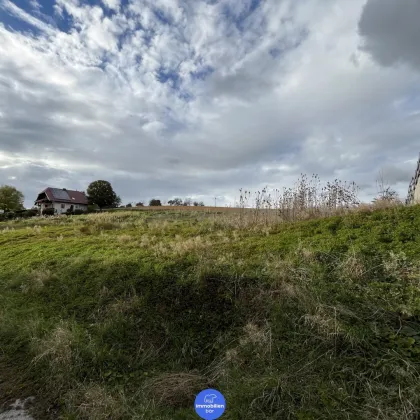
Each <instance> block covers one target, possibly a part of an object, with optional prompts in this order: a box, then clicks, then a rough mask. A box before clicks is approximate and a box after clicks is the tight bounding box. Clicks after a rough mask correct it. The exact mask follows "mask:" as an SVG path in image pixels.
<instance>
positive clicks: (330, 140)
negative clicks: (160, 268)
mask: <svg viewBox="0 0 420 420" xmlns="http://www.w3.org/2000/svg"><path fill="white" fill-rule="evenodd" d="M19 4H20V3H19ZM34 4H35V3H34ZM387 4H388V3H387ZM389 4H391V3H390V2H389ZM372 5H373V6H372ZM0 7H2V8H3V10H4V11H5V12H6V13H4V14H3V15H4V16H6V17H7V19H6V18H3V17H2V18H0V169H1V170H2V171H4V172H3V175H4V178H3V179H9V180H10V177H15V179H14V180H13V183H15V184H16V185H17V186H19V187H20V188H22V189H23V190H24V192H25V195H26V197H27V204H31V202H32V199H33V197H34V196H36V193H37V192H38V189H40V188H44V187H45V186H47V185H51V186H57V187H60V186H64V187H67V188H78V189H86V187H87V184H88V183H89V182H91V181H93V180H95V179H99V178H100V179H103V178H105V179H109V180H110V181H111V182H112V183H113V184H115V188H116V189H117V192H118V193H119V195H121V196H122V198H123V200H124V201H136V200H137V201H138V200H140V199H142V200H147V199H149V198H151V197H152V196H158V197H159V198H161V199H164V200H165V199H166V198H170V197H173V196H178V195H181V196H193V197H194V196H196V197H200V200H204V201H206V202H208V203H211V202H213V200H214V197H215V196H218V197H224V198H220V199H219V200H220V201H218V202H220V203H227V202H232V201H233V200H234V198H235V195H237V191H238V189H239V188H241V187H243V188H247V189H257V188H261V187H262V186H264V185H269V186H273V187H279V188H281V187H282V186H287V185H290V184H292V183H293V182H294V180H295V179H296V177H297V176H299V174H300V173H301V172H306V173H309V174H310V173H312V172H317V173H319V174H320V175H321V176H322V178H323V179H333V178H336V177H340V178H341V179H343V180H349V181H350V180H354V181H356V182H359V183H360V184H366V188H364V192H363V194H365V198H366V199H370V198H371V195H372V194H374V189H375V179H376V176H377V173H378V172H379V170H380V169H381V168H383V167H386V168H394V169H393V170H391V169H390V170H389V171H388V172H389V174H390V178H392V182H395V183H396V185H397V187H398V188H399V189H400V193H401V194H402V195H403V194H405V191H404V189H405V188H406V186H404V179H406V177H408V178H407V184H408V181H409V178H411V177H410V176H409V172H410V170H411V169H408V170H407V171H406V170H404V171H400V172H398V170H397V169H396V168H400V167H404V166H405V167H407V162H408V161H410V163H409V165H410V168H411V167H412V171H414V167H415V161H413V162H411V160H412V158H413V156H414V157H416V156H417V153H418V150H417V148H418V137H419V132H420V118H419V115H420V112H419V111H420V95H419V93H420V92H419V79H418V73H417V72H416V71H415V70H414V67H415V65H414V63H415V60H416V59H415V58H414V56H415V54H416V52H414V51H413V52H412V54H411V53H409V51H406V52H405V53H404V54H405V55H404V57H406V59H405V61H406V62H407V63H410V64H411V67H409V66H405V67H397V66H386V67H383V66H378V65H377V64H376V62H375V61H377V62H380V61H379V60H378V59H377V58H376V56H375V54H377V53H374V50H375V51H376V48H379V47H373V46H374V45H376V44H378V45H382V44H381V42H383V41H382V40H383V39H385V41H384V42H385V43H386V42H387V41H386V39H387V36H388V35H387V34H383V35H381V34H380V33H379V32H378V34H377V31H376V32H375V31H371V32H369V30H367V29H366V28H371V27H372V25H373V24H372V22H375V19H373V18H369V16H370V15H372V13H373V12H370V11H369V10H370V9H371V8H372V7H373V8H374V9H375V8H376V9H377V6H376V5H375V2H374V1H369V2H368V3H367V5H366V7H365V0H354V1H352V2H342V1H339V0H326V1H325V2H318V1H315V0H308V1H306V2H296V1H292V0H282V1H274V0H265V1H255V0H254V1H251V0H244V1H242V2H237V1H234V0H221V1H219V2H210V1H204V0H197V1H196V0H194V1H193V0H155V1H151V0H142V1H132V0H125V1H123V2H120V1H112V0H107V1H103V2H102V3H99V2H95V4H90V3H87V2H83V3H82V2H79V1H77V0H56V1H55V2H54V4H53V5H51V7H50V8H47V7H46V6H44V7H43V8H42V9H41V10H42V13H40V12H39V10H40V9H39V8H36V7H35V9H36V10H35V11H34V8H33V7H32V8H28V9H23V8H22V7H18V6H17V2H16V3H14V2H12V1H11V0H0ZM385 9H386V7H385ZM378 13H379V12H378ZM366 16H368V18H366ZM374 16H376V15H374ZM2 21H3V23H2ZM366 22H367V23H366ZM407 26H408V25H407ZM372 34H373V35H372ZM375 34H376V35H375ZM361 36H363V38H361ZM372 40H375V42H373V41H372ZM361 44H364V45H365V48H364V49H363V50H360V48H359V47H360V45H361ZM372 58H373V59H372ZM409 58H410V60H411V61H409ZM400 61H401V60H400ZM34 174H35V175H34ZM34 179H35V180H36V181H34ZM10 182H12V181H10ZM369 185H370V186H371V187H369Z"/></svg>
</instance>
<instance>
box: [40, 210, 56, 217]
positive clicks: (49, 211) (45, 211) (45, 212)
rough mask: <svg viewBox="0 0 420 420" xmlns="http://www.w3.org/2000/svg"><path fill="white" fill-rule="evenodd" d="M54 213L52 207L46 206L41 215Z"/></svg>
mask: <svg viewBox="0 0 420 420" xmlns="http://www.w3.org/2000/svg"><path fill="white" fill-rule="evenodd" d="M54 214H55V210H54V209H53V208H48V209H44V210H42V215H43V216H54Z"/></svg>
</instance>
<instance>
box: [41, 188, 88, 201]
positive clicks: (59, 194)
mask: <svg viewBox="0 0 420 420" xmlns="http://www.w3.org/2000/svg"><path fill="white" fill-rule="evenodd" d="M42 193H45V194H46V196H47V198H48V200H49V201H55V202H59V203H74V204H88V199H87V197H86V195H85V194H84V193H82V192H81V191H73V190H66V189H62V188H51V187H48V188H45V190H44V191H42V192H41V193H40V194H39V195H41V194H42ZM39 195H38V197H39ZM37 201H38V200H37Z"/></svg>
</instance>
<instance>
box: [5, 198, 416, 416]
mask: <svg viewBox="0 0 420 420" xmlns="http://www.w3.org/2000/svg"><path fill="white" fill-rule="evenodd" d="M229 217H235V216H234V215H233V216H229ZM419 268H420V207H418V206H414V207H400V208H392V209H383V210H377V211H365V212H357V213H354V214H350V215H347V216H340V217H339V216H337V217H332V218H327V219H318V220H311V221H306V222H299V223H293V224H269V225H256V226H252V225H251V226H250V225H247V226H246V227H245V225H243V226H242V225H241V224H240V223H227V222H226V219H225V216H223V217H222V216H220V217H219V216H218V215H209V214H203V213H199V212H197V213H196V212H188V213H182V212H171V211H162V212H159V213H149V212H148V213H146V212H144V213H143V212H115V213H104V214H99V215H87V216H72V217H65V216H64V217H56V218H50V219H40V218H36V219H28V220H21V221H9V222H2V223H0V377H1V378H2V382H1V384H0V391H1V392H2V400H3V401H5V400H7V399H8V398H12V397H15V398H21V397H25V396H29V395H33V394H36V396H37V397H38V402H39V404H38V406H37V410H38V413H39V415H40V417H41V418H48V415H50V416H51V417H52V418H62V419H104V418H110V419H111V418H112V419H126V418H127V419H129V418H139V419H162V420H163V419H165V420H166V419H168V420H169V419H180V420H181V419H187V420H188V419H196V418H197V415H196V414H195V412H194V410H193V403H194V396H195V395H196V394H197V393H198V392H199V391H201V390H202V389H204V388H206V387H214V388H217V389H219V390H220V391H221V392H222V393H223V394H224V395H225V397H226V401H227V410H226V413H225V414H224V416H223V418H225V419H231V420H233V419H241V420H242V419H299V420H303V419H305V420H307V419H320V418H322V419H338V418H345V419H372V418H375V419H398V420H399V419H416V418H418V417H417V416H418V409H419V406H420V381H419V379H420V378H419V372H418V370H419V368H420V366H419V362H420V293H419V283H420V270H419ZM22 394H25V395H22ZM51 407H53V409H51ZM47 408H49V409H50V410H49V411H48V410H47ZM51 413H53V414H51Z"/></svg>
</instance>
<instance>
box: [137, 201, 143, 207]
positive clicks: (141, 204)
mask: <svg viewBox="0 0 420 420" xmlns="http://www.w3.org/2000/svg"><path fill="white" fill-rule="evenodd" d="M136 207H144V204H143V203H142V202H141V201H139V202H138V203H137V204H136Z"/></svg>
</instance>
